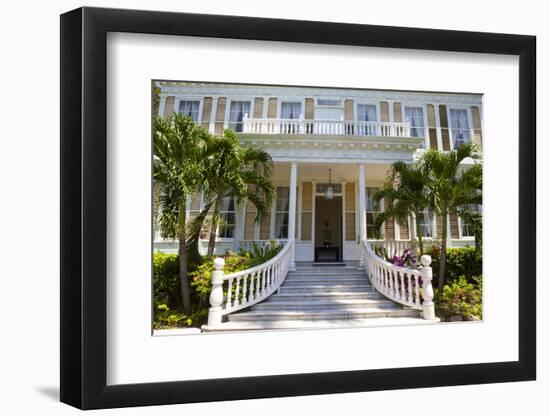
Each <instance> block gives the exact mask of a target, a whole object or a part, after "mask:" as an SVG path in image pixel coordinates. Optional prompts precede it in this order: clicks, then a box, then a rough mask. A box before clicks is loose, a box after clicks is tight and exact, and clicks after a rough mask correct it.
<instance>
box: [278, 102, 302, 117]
mask: <svg viewBox="0 0 550 417" xmlns="http://www.w3.org/2000/svg"><path fill="white" fill-rule="evenodd" d="M301 114H302V103H298V102H290V101H287V102H282V103H281V119H299V118H300V115H301Z"/></svg>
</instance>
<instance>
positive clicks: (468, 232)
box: [460, 204, 481, 238]
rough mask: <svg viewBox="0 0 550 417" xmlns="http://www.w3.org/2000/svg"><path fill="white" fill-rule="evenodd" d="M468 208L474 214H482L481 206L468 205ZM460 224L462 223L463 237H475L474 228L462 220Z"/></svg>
mask: <svg viewBox="0 0 550 417" xmlns="http://www.w3.org/2000/svg"><path fill="white" fill-rule="evenodd" d="M467 207H468V209H469V210H470V211H471V212H472V213H475V214H481V207H480V205H479V204H468V206H467ZM460 222H461V223H462V237H463V238H464V237H475V234H474V230H473V228H472V226H470V225H469V224H468V223H466V222H465V221H464V220H462V218H461V219H460Z"/></svg>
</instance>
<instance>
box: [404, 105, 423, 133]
mask: <svg viewBox="0 0 550 417" xmlns="http://www.w3.org/2000/svg"><path fill="white" fill-rule="evenodd" d="M405 121H406V122H407V123H409V125H410V126H411V137H413V138H423V137H424V112H423V111H422V107H405Z"/></svg>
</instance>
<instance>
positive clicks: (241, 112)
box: [229, 101, 250, 132]
mask: <svg viewBox="0 0 550 417" xmlns="http://www.w3.org/2000/svg"><path fill="white" fill-rule="evenodd" d="M245 115H247V116H248V115H250V102H249V101H232V102H231V106H230V107H229V128H230V129H233V130H234V131H235V132H242V131H243V119H244V116H245Z"/></svg>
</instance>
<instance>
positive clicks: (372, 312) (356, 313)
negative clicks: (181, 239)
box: [228, 307, 420, 321]
mask: <svg viewBox="0 0 550 417" xmlns="http://www.w3.org/2000/svg"><path fill="white" fill-rule="evenodd" d="M379 317H420V311H419V310H412V309H401V308H396V307H393V308H377V307H368V308H340V309H324V308H320V309H311V310H288V311H247V312H243V313H234V314H230V315H229V316H228V320H229V321H256V320H261V321H277V320H343V319H366V318H379Z"/></svg>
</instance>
